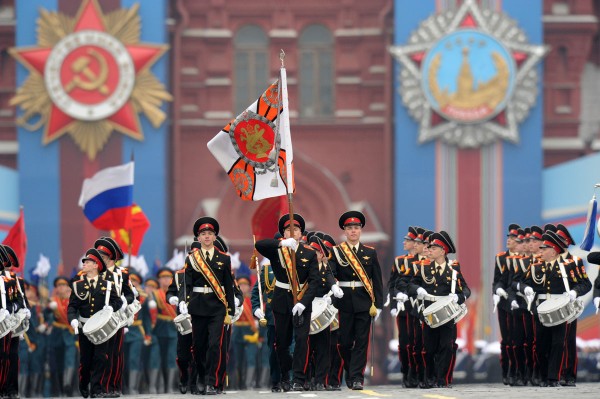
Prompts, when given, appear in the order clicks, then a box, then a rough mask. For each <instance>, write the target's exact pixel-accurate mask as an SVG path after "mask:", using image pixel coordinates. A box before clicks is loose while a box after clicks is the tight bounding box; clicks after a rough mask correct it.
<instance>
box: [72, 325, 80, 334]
mask: <svg viewBox="0 0 600 399" xmlns="http://www.w3.org/2000/svg"><path fill="white" fill-rule="evenodd" d="M73 332H74V333H75V335H78V334H79V327H75V328H74V329H73Z"/></svg>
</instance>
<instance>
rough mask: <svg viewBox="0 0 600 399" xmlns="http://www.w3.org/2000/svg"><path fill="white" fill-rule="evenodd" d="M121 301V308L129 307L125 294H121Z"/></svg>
mask: <svg viewBox="0 0 600 399" xmlns="http://www.w3.org/2000/svg"><path fill="white" fill-rule="evenodd" d="M121 302H122V304H121V310H125V308H126V307H127V299H126V298H125V295H121Z"/></svg>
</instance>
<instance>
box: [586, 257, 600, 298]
mask: <svg viewBox="0 0 600 399" xmlns="http://www.w3.org/2000/svg"><path fill="white" fill-rule="evenodd" d="M587 260H588V262H589V263H592V264H594V265H599V266H600V251H596V252H590V253H589V254H588V256H587ZM592 297H593V298H594V299H593V302H594V306H595V307H596V309H600V268H599V270H598V274H597V275H596V279H595V280H594V292H593V293H592Z"/></svg>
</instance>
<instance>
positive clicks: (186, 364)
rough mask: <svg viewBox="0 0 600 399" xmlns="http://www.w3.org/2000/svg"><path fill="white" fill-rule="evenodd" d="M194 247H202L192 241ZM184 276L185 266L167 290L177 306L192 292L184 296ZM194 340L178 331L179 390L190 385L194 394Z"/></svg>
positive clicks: (196, 389)
mask: <svg viewBox="0 0 600 399" xmlns="http://www.w3.org/2000/svg"><path fill="white" fill-rule="evenodd" d="M194 248H200V243H198V242H194V243H192V247H191V250H194ZM184 276H185V267H184V268H182V269H181V270H177V271H176V272H175V276H174V278H173V281H172V282H171V285H169V289H168V290H167V301H168V302H169V304H171V305H173V306H175V307H177V305H179V302H180V301H184V302H185V301H187V300H188V299H189V297H190V293H189V292H188V293H185V296H184V288H185V284H184ZM193 351H194V348H193V342H192V334H185V335H182V334H181V333H180V332H179V331H177V358H176V362H177V368H179V392H181V393H182V394H185V393H187V390H188V387H189V389H190V393H191V394H192V395H198V394H199V391H198V372H197V369H196V364H195V362H194V361H193V360H194V359H193V355H192V353H193Z"/></svg>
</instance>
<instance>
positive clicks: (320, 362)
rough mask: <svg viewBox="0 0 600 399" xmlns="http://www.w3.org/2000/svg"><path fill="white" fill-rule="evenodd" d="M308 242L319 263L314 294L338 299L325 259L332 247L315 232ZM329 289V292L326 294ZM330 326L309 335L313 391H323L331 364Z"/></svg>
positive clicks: (328, 300)
mask: <svg viewBox="0 0 600 399" xmlns="http://www.w3.org/2000/svg"><path fill="white" fill-rule="evenodd" d="M309 244H310V246H311V247H313V248H314V249H315V251H316V253H317V261H318V263H319V277H320V279H319V280H317V281H316V282H315V283H316V285H317V289H316V292H315V296H316V297H318V298H326V301H327V302H328V303H329V304H331V297H330V296H329V295H331V294H333V295H334V296H335V297H336V298H338V299H339V298H342V297H343V296H344V291H342V289H341V288H340V287H338V286H337V284H336V283H337V281H336V280H335V278H334V277H333V272H332V270H331V267H330V266H329V263H328V261H327V260H328V259H329V257H330V255H331V252H330V251H331V249H332V247H331V248H328V246H327V245H326V244H325V241H324V240H323V239H321V237H319V236H318V235H316V234H315V235H313V236H312V237H310V239H309ZM330 290H331V294H329V295H327V294H328V293H329V291H330ZM330 328H331V326H327V327H326V328H325V329H323V331H321V332H319V333H316V334H312V335H310V336H309V338H310V351H311V353H310V356H311V358H313V360H314V362H313V363H314V376H315V385H314V390H315V391H324V390H325V384H326V382H327V381H326V379H327V374H328V373H329V366H330V364H331V361H330V357H329V355H330V353H329V352H330V351H329V342H330V339H331V331H330Z"/></svg>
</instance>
